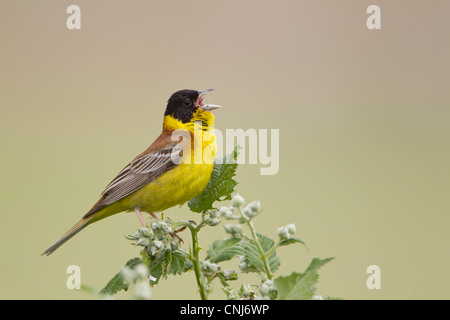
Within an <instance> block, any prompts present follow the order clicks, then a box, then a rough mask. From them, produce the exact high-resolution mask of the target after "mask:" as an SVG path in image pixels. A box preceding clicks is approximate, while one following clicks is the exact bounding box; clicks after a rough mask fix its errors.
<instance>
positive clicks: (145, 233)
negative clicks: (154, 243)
mask: <svg viewBox="0 0 450 320" xmlns="http://www.w3.org/2000/svg"><path fill="white" fill-rule="evenodd" d="M138 232H139V233H140V234H141V235H143V236H144V237H148V236H149V235H150V231H149V230H148V228H145V227H140V228H139V231H138Z"/></svg>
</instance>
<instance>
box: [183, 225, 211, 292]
mask: <svg viewBox="0 0 450 320" xmlns="http://www.w3.org/2000/svg"><path fill="white" fill-rule="evenodd" d="M185 225H186V227H188V228H189V230H190V231H191V235H192V252H191V257H190V259H191V261H192V265H193V266H194V273H195V278H196V280H197V286H198V291H199V292H200V297H201V299H202V300H208V292H207V290H206V287H205V281H204V279H203V273H202V268H201V265H200V258H199V252H200V246H199V243H198V232H199V231H200V229H201V227H203V225H204V224H202V223H200V224H199V225H198V226H197V227H196V228H194V227H193V226H192V225H191V224H190V223H189V222H187V223H186V224H185Z"/></svg>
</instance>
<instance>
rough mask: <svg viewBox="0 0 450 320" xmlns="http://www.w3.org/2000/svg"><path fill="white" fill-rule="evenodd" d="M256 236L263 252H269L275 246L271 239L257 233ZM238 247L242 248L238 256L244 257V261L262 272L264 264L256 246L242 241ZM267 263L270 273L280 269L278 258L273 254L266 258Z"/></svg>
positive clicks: (250, 242)
mask: <svg viewBox="0 0 450 320" xmlns="http://www.w3.org/2000/svg"><path fill="white" fill-rule="evenodd" d="M256 235H257V237H258V241H259V243H260V244H261V247H262V249H263V251H264V252H267V251H269V250H270V249H271V248H272V247H273V246H274V245H275V242H274V241H273V240H272V239H271V238H269V237H267V236H265V235H263V234H260V233H257V234H256ZM239 245H240V246H241V248H242V249H241V253H240V254H241V255H243V256H244V257H245V259H246V261H247V262H248V263H249V264H250V265H251V266H253V267H254V268H255V269H257V270H260V271H264V264H263V262H262V260H261V256H260V253H259V250H258V247H257V246H256V244H254V243H253V242H252V241H249V240H242V241H241V242H240V244H239ZM268 263H269V268H270V271H271V272H275V271H277V270H278V268H279V267H280V258H278V256H277V255H276V254H275V252H273V253H272V254H271V255H270V257H269V258H268ZM249 271H252V270H249Z"/></svg>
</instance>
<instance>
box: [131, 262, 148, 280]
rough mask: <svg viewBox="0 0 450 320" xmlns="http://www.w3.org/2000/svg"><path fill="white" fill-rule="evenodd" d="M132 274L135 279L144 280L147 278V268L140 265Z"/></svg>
mask: <svg viewBox="0 0 450 320" xmlns="http://www.w3.org/2000/svg"><path fill="white" fill-rule="evenodd" d="M134 272H135V275H136V277H137V278H141V279H145V278H147V277H148V268H147V267H146V266H145V265H144V264H142V263H140V264H138V265H137V266H136V267H135V268H134Z"/></svg>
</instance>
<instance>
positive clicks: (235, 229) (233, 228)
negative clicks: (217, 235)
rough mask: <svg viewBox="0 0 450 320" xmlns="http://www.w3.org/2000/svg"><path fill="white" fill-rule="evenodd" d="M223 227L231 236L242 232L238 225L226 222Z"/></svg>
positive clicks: (236, 235)
mask: <svg viewBox="0 0 450 320" xmlns="http://www.w3.org/2000/svg"><path fill="white" fill-rule="evenodd" d="M223 227H224V228H225V232H226V233H228V234H231V236H232V237H238V236H240V235H241V233H242V229H241V226H240V225H235V224H226V225H224V226H223Z"/></svg>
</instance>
